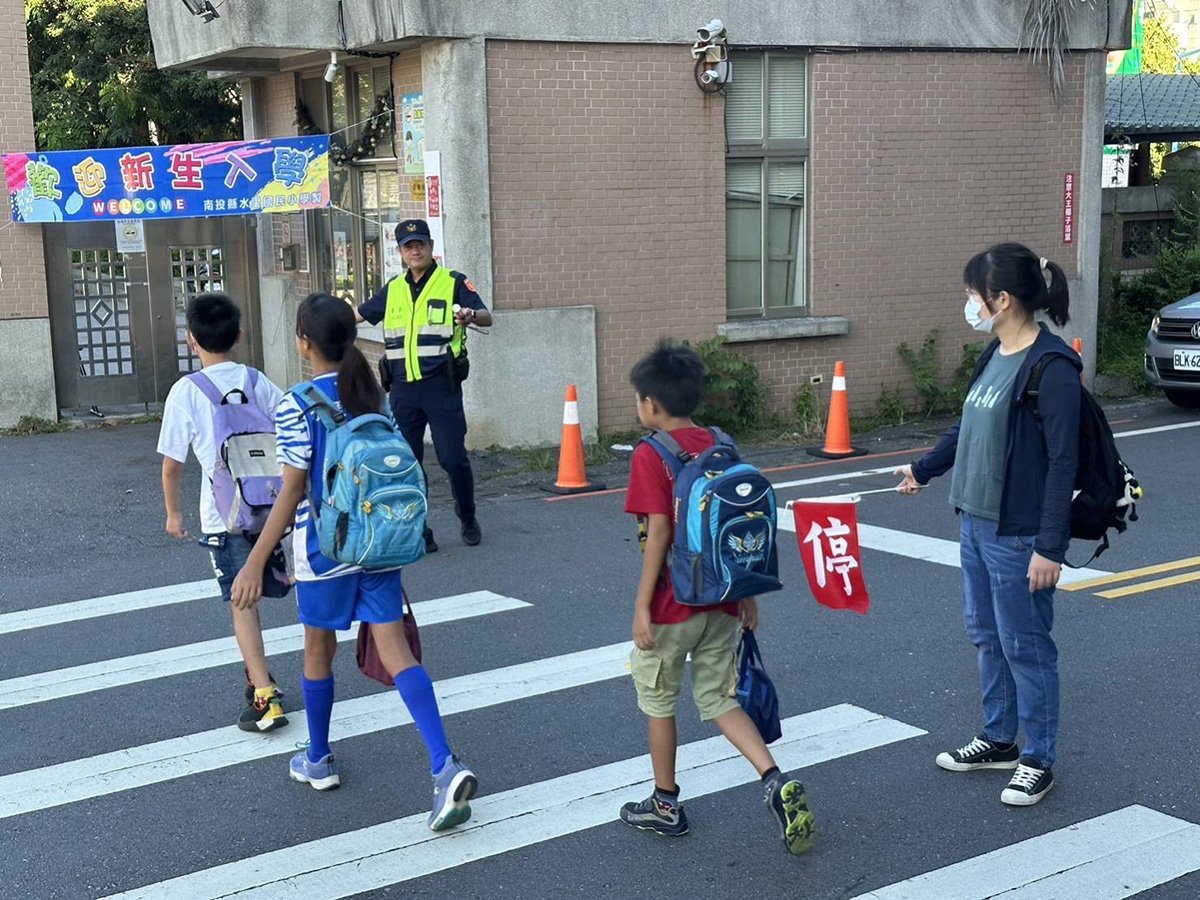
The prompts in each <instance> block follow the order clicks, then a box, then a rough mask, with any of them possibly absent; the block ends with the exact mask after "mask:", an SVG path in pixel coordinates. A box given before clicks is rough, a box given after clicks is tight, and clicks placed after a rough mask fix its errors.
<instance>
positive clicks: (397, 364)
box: [358, 219, 492, 553]
mask: <svg viewBox="0 0 1200 900" xmlns="http://www.w3.org/2000/svg"><path fill="white" fill-rule="evenodd" d="M396 242H397V243H398V244H399V245H400V256H401V258H402V259H403V261H404V267H405V269H406V270H407V271H406V272H405V274H404V277H403V278H401V277H399V276H397V277H395V278H393V279H392V280H391V281H389V282H388V283H387V284H385V285H384V286H383V289H382V290H380V291H379V292H378V293H377V294H375V296H374V297H372V298H371V299H370V300H368V301H367V302H366V303H363V304H362V305H361V306H359V307H358V315H359V317H360V318H362V319H365V320H366V321H368V322H370V323H371V324H372V325H376V324H378V323H379V322H380V320H382V321H383V340H384V350H385V352H386V355H387V363H386V365H387V372H388V374H390V375H391V390H390V398H391V403H392V412H393V413H394V415H395V417H396V424H397V425H398V426H399V427H400V431H401V432H402V433H403V435H404V439H405V440H406V441H408V443H409V445H410V446H411V447H412V449H413V452H414V453H415V454H416V456H417V460H418V461H421V460H422V459H423V457H424V451H425V426H426V424H428V425H429V430H430V431H431V432H432V433H433V448H434V450H435V451H436V452H437V457H438V462H440V463H441V464H442V468H443V469H445V470H446V474H447V475H448V476H449V478H450V491H451V493H452V494H453V495H454V510H455V512H456V513H457V514H458V518H459V520H460V521H461V522H462V539H463V543H465V544H468V545H469V546H472V547H473V546H475V545H476V544H478V543H479V541H480V540H481V539H482V532H481V531H480V529H479V522H478V521H477V520H476V518H475V476H474V474H473V473H472V471H471V460H470V458H469V457H468V456H467V447H466V436H467V419H466V416H465V415H464V414H463V401H462V388H461V379H462V378H463V377H465V372H464V369H465V363H466V341H467V326H468V325H481V326H487V325H491V324H492V314H491V313H490V312H489V311H488V308H487V307H486V306H484V303H483V301H482V300H481V299H480V298H479V294H477V293H476V292H475V285H473V284H471V282H470V281H469V280H468V279H467V278H466V277H465V276H464V275H462V274H460V273H458V272H452V271H450V270H449V269H445V268H442V267H441V266H439V265H438V264H437V263H436V262H434V259H433V238H432V237H431V236H430V234H429V225H428V224H427V223H426V222H425V221H424V220H422V219H409V220H408V221H406V222H401V223H400V224H399V225H398V226H396ZM425 548H426V550H427V551H428V552H430V553H432V552H434V551H435V550H437V543H436V542H435V541H434V539H433V531H432V530H431V529H429V528H426V530H425Z"/></svg>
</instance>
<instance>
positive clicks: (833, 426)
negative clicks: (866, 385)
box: [808, 359, 867, 459]
mask: <svg viewBox="0 0 1200 900" xmlns="http://www.w3.org/2000/svg"><path fill="white" fill-rule="evenodd" d="M808 452H809V454H810V455H812V456H820V457H821V458H823V459H844V458H845V457H847V456H862V455H864V454H865V453H866V452H867V451H866V450H859V449H858V448H856V447H852V446H851V445H850V401H849V400H848V399H847V397H846V364H845V363H844V362H842V361H841V360H840V359H839V360H838V361H837V362H836V363H834V366H833V396H832V397H830V400H829V421H828V422H827V423H826V425H825V446H824V447H813V448H811V449H810V450H809V451H808Z"/></svg>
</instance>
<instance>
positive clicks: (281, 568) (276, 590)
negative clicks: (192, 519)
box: [199, 532, 292, 603]
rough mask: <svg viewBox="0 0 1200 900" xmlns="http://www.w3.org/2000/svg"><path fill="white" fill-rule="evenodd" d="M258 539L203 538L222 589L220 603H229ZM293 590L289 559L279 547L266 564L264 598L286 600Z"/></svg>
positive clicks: (242, 537)
mask: <svg viewBox="0 0 1200 900" xmlns="http://www.w3.org/2000/svg"><path fill="white" fill-rule="evenodd" d="M257 538H258V535H250V536H246V535H244V534H227V533H224V532H223V533H221V534H206V535H204V536H203V537H201V538H200V541H199V543H200V546H202V547H207V548H208V554H209V557H210V558H211V559H212V567H213V574H214V575H216V576H217V585H218V586H219V587H220V588H221V599H222V600H224V601H225V602H226V603H228V602H229V593H230V590H231V589H232V588H233V580H234V579H235V578H237V576H238V572H240V571H242V567H243V566H245V565H246V560H247V559H248V558H249V557H250V551H251V550H252V549H253V548H254V541H255V540H256V539H257ZM291 589H292V580H291V578H289V577H288V571H287V559H286V558H285V557H284V555H283V548H282V547H276V548H275V550H274V552H272V553H271V556H270V558H269V559H268V560H267V565H266V568H265V569H264V570H263V586H262V590H263V592H262V595H263V596H264V597H286V596H287V594H288V591H290V590H291Z"/></svg>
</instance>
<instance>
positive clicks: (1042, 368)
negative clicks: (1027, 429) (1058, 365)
mask: <svg viewBox="0 0 1200 900" xmlns="http://www.w3.org/2000/svg"><path fill="white" fill-rule="evenodd" d="M1053 359H1054V354H1053V353H1047V354H1046V355H1045V356H1043V357H1042V358H1041V359H1039V360H1038V361H1037V362H1035V363H1034V364H1033V370H1032V371H1031V372H1030V373H1029V381H1027V382H1026V383H1025V395H1024V396H1025V401H1026V403H1028V404H1029V411H1030V412H1032V413H1033V417H1034V418H1035V419H1037V420H1038V422H1039V423H1041V421H1042V411H1041V409H1040V408H1039V407H1038V394H1040V393H1041V388H1042V375H1043V374H1045V372H1046V366H1048V365H1050V362H1051V360H1053Z"/></svg>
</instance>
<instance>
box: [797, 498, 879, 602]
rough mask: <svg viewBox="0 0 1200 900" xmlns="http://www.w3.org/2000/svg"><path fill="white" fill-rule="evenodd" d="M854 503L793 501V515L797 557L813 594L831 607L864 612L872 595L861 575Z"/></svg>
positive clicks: (860, 556)
mask: <svg viewBox="0 0 1200 900" xmlns="http://www.w3.org/2000/svg"><path fill="white" fill-rule="evenodd" d="M856 506H857V503H855V502H849V503H847V502H832V503H830V502H825V501H820V500H796V501H794V502H793V503H792V514H793V515H794V516H795V520H796V538H797V539H798V540H799V542H800V558H801V559H802V560H804V573H805V574H806V575H807V576H808V586H809V588H810V589H811V590H812V593H813V596H814V597H815V598H816V600H817V602H818V603H820V604H821V605H822V606H828V607H829V608H830V609H851V610H854V612H857V613H866V611H867V608H868V607H869V606H870V603H871V598H870V596H869V595H868V594H867V583H866V580H865V579H864V578H863V570H862V548H861V547H860V546H859V543H858V513H857V512H856Z"/></svg>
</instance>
